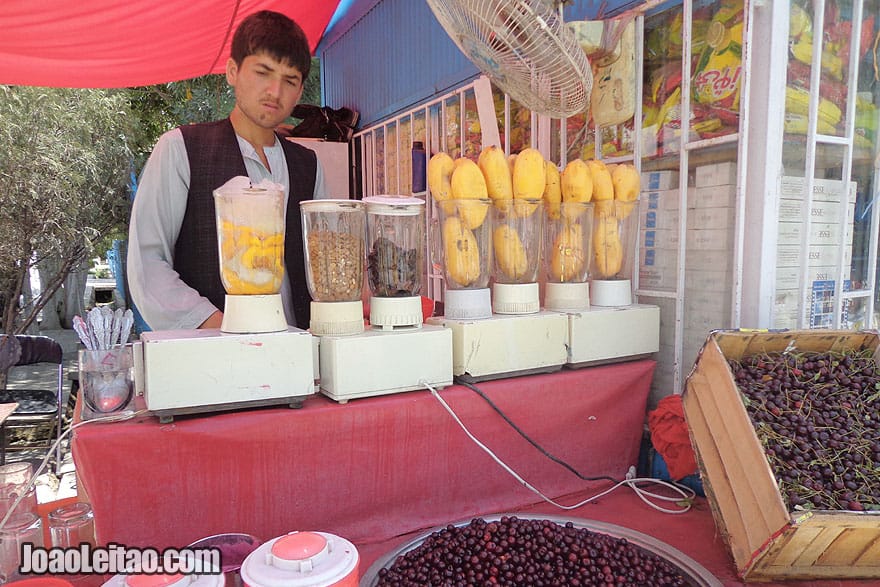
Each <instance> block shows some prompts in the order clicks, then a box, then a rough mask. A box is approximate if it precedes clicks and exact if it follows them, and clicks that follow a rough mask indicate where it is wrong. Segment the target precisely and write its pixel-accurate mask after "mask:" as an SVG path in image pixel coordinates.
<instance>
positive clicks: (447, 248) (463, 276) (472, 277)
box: [443, 216, 480, 287]
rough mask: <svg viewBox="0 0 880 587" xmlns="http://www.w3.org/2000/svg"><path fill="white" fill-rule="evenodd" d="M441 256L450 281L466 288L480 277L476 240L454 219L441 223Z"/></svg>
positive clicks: (469, 231)
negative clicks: (443, 257) (444, 260)
mask: <svg viewBox="0 0 880 587" xmlns="http://www.w3.org/2000/svg"><path fill="white" fill-rule="evenodd" d="M443 254H444V256H445V259H446V273H447V275H448V276H449V278H450V279H451V280H453V281H454V282H455V283H457V284H458V285H460V286H462V287H467V286H469V285H471V284H472V283H474V282H475V281H476V280H477V278H479V277H480V249H479V246H478V245H477V238H476V237H475V236H474V233H473V232H471V230H470V229H468V228H466V227H465V226H464V225H463V224H462V223H461V221H460V220H459V219H458V218H456V217H454V216H453V217H451V218H447V219H446V220H445V221H444V222H443Z"/></svg>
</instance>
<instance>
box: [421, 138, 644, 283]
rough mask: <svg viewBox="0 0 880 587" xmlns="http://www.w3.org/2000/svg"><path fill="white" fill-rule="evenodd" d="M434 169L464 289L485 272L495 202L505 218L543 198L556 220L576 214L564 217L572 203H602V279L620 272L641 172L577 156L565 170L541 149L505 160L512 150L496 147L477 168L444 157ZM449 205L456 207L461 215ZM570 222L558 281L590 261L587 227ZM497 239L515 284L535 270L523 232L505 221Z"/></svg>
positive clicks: (447, 238) (554, 260) (455, 271)
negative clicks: (622, 231)
mask: <svg viewBox="0 0 880 587" xmlns="http://www.w3.org/2000/svg"><path fill="white" fill-rule="evenodd" d="M427 172H428V173H427V175H428V188H429V189H430V191H431V195H432V196H433V198H434V199H435V200H436V201H437V202H438V203H439V205H440V206H441V207H444V206H445V207H444V212H446V214H445V216H446V219H445V220H444V223H443V227H442V230H443V242H444V247H445V249H444V253H445V259H446V266H447V267H446V269H447V272H448V274H449V276H450V277H451V278H452V279H453V280H455V281H456V283H457V284H458V285H459V286H462V287H467V286H468V285H470V284H472V283H474V282H475V281H476V280H477V278H478V277H479V274H480V259H479V248H478V246H477V240H476V237H475V236H474V233H473V231H474V230H475V229H477V228H479V227H480V226H481V225H482V224H483V222H484V221H485V218H486V212H487V210H488V208H487V206H486V205H485V200H486V199H487V198H488V199H489V200H491V201H492V203H493V205H494V206H495V207H496V208H498V209H499V210H501V211H502V212H503V213H508V214H511V215H516V216H526V215H529V214H532V213H534V212H535V210H536V209H537V208H538V204H537V203H536V201H537V200H543V202H544V205H545V206H546V208H547V214H548V215H549V217H550V218H551V219H554V220H556V219H559V218H560V215H562V214H566V216H575V215H574V214H572V213H571V212H568V213H566V212H564V210H566V209H567V208H566V207H565V206H562V203H564V202H591V201H592V202H594V206H595V211H594V216H595V218H596V220H595V226H594V230H593V249H594V256H595V266H596V273H598V275H595V277H596V278H599V279H603V278H607V277H612V276H614V275H615V274H617V273H618V272H619V271H620V269H621V266H622V263H623V246H622V243H621V242H620V235H619V232H618V222H619V220H622V219H623V218H625V217H626V216H628V215H629V214H630V213H632V210H633V209H634V208H635V205H636V200H637V199H638V195H639V189H640V185H639V175H638V173H637V172H636V169H635V167H633V166H632V165H630V164H618V165H605V163H603V162H602V161H598V160H591V161H584V160H581V159H575V160H573V161H570V162H569V163H568V164H567V165H566V167H565V169H564V170H563V171H562V173H560V172H559V168H558V167H557V166H556V165H555V164H554V163H553V162H551V161H546V160H545V159H544V157H543V156H542V155H541V153H540V151H538V150H537V149H532V148H527V149H523V150H522V151H520V152H519V153H518V154H511V155H510V156H509V157H505V155H504V150H503V149H501V148H500V147H497V146H494V145H493V146H489V147H486V148H484V149H483V150H482V151H481V152H480V156H479V158H478V160H477V162H476V163H474V162H473V161H472V160H470V159H467V158H464V157H461V158H458V159H455V160H453V159H452V158H451V157H450V156H449V155H447V154H446V153H442V152H441V153H437V154H436V155H434V156H433V157H431V159H430V160H429V161H428V170H427ZM468 201H471V203H468ZM447 202H455V204H454V206H456V207H457V208H458V211H457V215H456V214H455V213H454V212H455V210H454V208H452V206H453V205H452V204H448V203H447ZM565 220H566V227H565V229H564V230H562V231H560V233H559V236H558V237H557V239H556V240H557V242H556V243H554V246H553V247H552V250H551V251H548V254H550V255H551V262H550V273H551V275H550V276H549V277H550V278H551V279H553V280H555V281H568V280H570V279H571V278H572V276H574V275H576V274H578V273H580V272H581V271H582V269H583V265H584V263H586V262H587V258H586V254H585V252H584V251H583V245H582V242H583V232H582V231H583V228H582V227H581V226H580V224H578V223H576V222H574V220H575V218H568V217H566V218H565ZM492 236H493V238H492V242H493V247H494V252H495V256H496V259H497V262H498V267H499V269H500V270H501V271H503V272H504V273H505V274H506V275H507V276H508V277H510V278H513V279H516V278H518V277H519V276H521V275H523V274H524V273H525V272H526V271H527V270H528V262H527V255H526V251H525V247H524V246H523V243H522V241H521V240H520V237H519V235H518V234H517V233H516V231H515V230H513V229H512V228H511V227H510V226H508V225H503V224H502V225H501V226H497V227H495V229H494V232H493V235H492Z"/></svg>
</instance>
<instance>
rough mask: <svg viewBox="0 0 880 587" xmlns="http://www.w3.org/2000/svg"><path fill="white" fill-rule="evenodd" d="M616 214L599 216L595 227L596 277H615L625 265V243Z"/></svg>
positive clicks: (594, 276) (594, 254) (594, 253)
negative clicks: (621, 239)
mask: <svg viewBox="0 0 880 587" xmlns="http://www.w3.org/2000/svg"><path fill="white" fill-rule="evenodd" d="M617 222H618V221H617V218H616V217H615V216H604V215H603V216H599V217H597V219H596V223H595V227H594V229H593V257H594V260H595V267H596V275H593V276H592V277H593V278H594V279H607V278H609V277H614V276H615V275H617V274H618V273H619V272H620V269H621V267H622V266H623V244H622V243H621V242H620V234H619V233H618V231H617Z"/></svg>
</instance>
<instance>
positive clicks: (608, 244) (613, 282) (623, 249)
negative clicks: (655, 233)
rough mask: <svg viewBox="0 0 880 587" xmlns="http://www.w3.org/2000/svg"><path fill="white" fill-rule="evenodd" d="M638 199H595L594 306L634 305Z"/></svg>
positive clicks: (592, 267)
mask: <svg viewBox="0 0 880 587" xmlns="http://www.w3.org/2000/svg"><path fill="white" fill-rule="evenodd" d="M638 205H639V202H638V200H634V201H632V202H626V201H622V200H607V201H602V202H595V207H594V209H593V256H592V262H591V263H590V278H591V285H590V298H591V302H592V304H593V305H594V306H602V307H615V306H629V305H632V299H633V298H632V274H633V270H634V264H635V248H636V237H637V234H636V232H637V231H638V226H639V217H638V214H633V211H634V210H636V209H637V208H638Z"/></svg>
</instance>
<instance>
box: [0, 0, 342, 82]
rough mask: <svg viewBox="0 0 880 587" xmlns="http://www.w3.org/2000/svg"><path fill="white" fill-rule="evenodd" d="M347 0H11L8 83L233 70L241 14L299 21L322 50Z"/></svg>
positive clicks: (0, 9)
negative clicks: (265, 13)
mask: <svg viewBox="0 0 880 587" xmlns="http://www.w3.org/2000/svg"><path fill="white" fill-rule="evenodd" d="M337 4H339V0H185V1H183V2H172V1H169V0H48V1H46V2H39V1H37V0H3V1H2V2H0V31H2V33H0V84H11V85H27V86H54V87H71V88H117V87H129V86H141V85H149V84H156V83H164V82H169V81H177V80H182V79H189V78H193V77H197V76H201V75H205V74H208V73H222V72H223V71H225V67H226V60H227V59H228V57H229V43H230V41H231V39H232V33H233V31H234V30H235V27H236V26H237V25H238V23H239V21H241V19H243V18H244V17H246V16H247V15H249V14H251V13H253V12H256V11H258V10H263V9H268V10H276V11H278V12H282V13H285V14H287V15H288V16H290V17H291V18H293V19H294V20H295V21H297V22H298V23H299V24H300V26H302V28H303V30H305V32H306V35H307V36H308V38H309V44H310V45H311V48H312V51H313V52H314V50H315V47H316V46H317V44H318V41H319V40H320V38H321V35H322V34H323V33H324V29H325V28H326V26H327V23H328V22H329V21H330V18H331V17H332V16H333V13H334V11H335V10H336V6H337Z"/></svg>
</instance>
